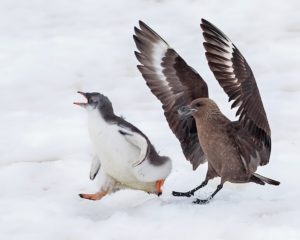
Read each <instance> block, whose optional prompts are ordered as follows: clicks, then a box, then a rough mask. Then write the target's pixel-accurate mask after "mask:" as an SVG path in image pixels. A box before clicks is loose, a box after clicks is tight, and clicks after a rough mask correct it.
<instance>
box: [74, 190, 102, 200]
mask: <svg viewBox="0 0 300 240" xmlns="http://www.w3.org/2000/svg"><path fill="white" fill-rule="evenodd" d="M106 194H107V191H99V192H96V193H94V194H87V193H80V194H79V197H81V198H84V199H88V200H94V201H96V200H100V199H101V198H103V197H104V196H105V195H106Z"/></svg>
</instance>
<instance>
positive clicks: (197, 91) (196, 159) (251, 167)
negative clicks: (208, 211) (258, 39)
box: [133, 19, 279, 204]
mask: <svg viewBox="0 0 300 240" xmlns="http://www.w3.org/2000/svg"><path fill="white" fill-rule="evenodd" d="M201 28H202V30H203V36H204V39H205V42H204V48H205V50H206V53H205V55H206V58H207V60H208V65H209V67H210V69H211V70H212V72H213V73H214V75H215V78H216V79H217V81H218V82H219V84H220V85H221V87H222V88H223V90H224V91H225V93H226V94H227V95H228V97H229V101H233V103H232V108H234V107H238V110H237V113H236V115H237V116H239V120H238V121H230V120H229V119H228V118H226V117H225V116H224V115H223V114H222V113H221V112H220V110H219V108H218V106H217V105H216V103H215V102H214V101H213V100H211V99H209V96H208V87H207V84H206V82H205V81H204V80H203V79H202V77H201V76H200V75H199V74H198V73H197V72H196V71H195V70H194V69H193V68H192V67H190V66H189V65H188V64H187V63H186V62H185V61H184V60H183V58H181V57H180V56H179V54H178V53H177V52H176V51H175V50H174V49H173V48H171V47H170V46H169V44H168V43H167V42H166V41H165V40H163V39H162V38H161V37H160V36H159V35H158V34H157V33H156V32H154V31H153V30H152V29H151V28H150V27H148V26H147V25H146V24H145V23H143V22H141V21H140V22H139V28H137V27H136V28H135V29H134V30H135V35H134V36H133V37H134V40H135V43H136V46H137V48H138V50H139V52H135V55H136V57H137V59H138V61H139V62H140V63H141V65H138V69H139V71H140V72H141V73H142V75H143V77H144V79H145V80H146V83H147V86H148V87H149V88H150V89H151V91H152V93H153V94H154V95H155V96H156V97H157V98H158V99H159V100H160V101H161V103H162V106H163V109H164V113H165V116H166V119H167V121H168V123H169V126H170V128H171V129H172V131H173V133H174V134H175V135H176V137H177V138H178V139H179V141H180V143H181V148H182V150H183V153H184V155H185V157H186V159H187V160H189V161H190V162H191V164H192V165H193V169H194V170H195V169H196V168H197V167H198V166H199V165H200V164H202V163H205V162H208V170H207V174H206V178H205V180H204V181H203V182H202V183H201V184H200V186H198V187H196V188H194V189H193V190H191V191H188V192H184V193H181V192H173V195H174V196H186V197H191V196H192V195H194V193H195V192H196V191H197V190H198V189H200V188H202V187H204V186H205V185H206V184H207V182H208V181H209V180H210V179H212V178H214V177H221V183H220V184H219V185H218V187H217V189H216V191H214V192H213V193H212V194H211V195H210V196H209V197H208V198H207V199H202V200H201V199H197V200H196V201H195V203H198V204H201V203H208V202H209V201H210V199H212V198H213V197H214V196H215V195H216V193H217V192H218V191H219V190H220V189H222V187H223V184H224V183H225V182H226V181H228V182H232V183H247V182H254V183H257V184H261V185H264V184H265V183H268V184H272V185H279V182H278V181H275V180H272V179H269V178H266V177H264V176H261V175H259V174H257V173H255V172H256V170H257V167H258V166H262V165H266V164H268V162H269V159H270V153H271V130H270V127H269V123H268V119H267V116H266V112H265V110H264V107H263V103H262V100H261V97H260V94H259V90H258V87H257V84H256V81H255V78H254V75H253V72H252V70H251V68H250V66H249V65H248V63H247V61H246V60H245V58H244V57H243V55H242V54H241V52H240V51H239V50H238V49H237V47H236V46H235V45H234V44H233V43H232V42H231V40H230V39H229V38H228V37H227V36H226V35H225V34H224V33H223V32H222V31H220V30H219V29H218V28H217V27H215V26H214V25H213V24H211V23H210V22H208V21H206V20H204V19H202V23H201Z"/></svg>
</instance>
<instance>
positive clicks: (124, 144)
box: [74, 91, 172, 200]
mask: <svg viewBox="0 0 300 240" xmlns="http://www.w3.org/2000/svg"><path fill="white" fill-rule="evenodd" d="M78 93H79V94H81V95H83V96H84V97H85V98H86V100H87V102H86V103H83V102H74V104H76V105H79V106H81V107H83V108H84V109H85V110H86V111H87V114H88V130H89V135H90V138H91V140H92V143H93V145H94V148H95V156H94V158H93V160H92V164H91V169H90V179H91V180H94V179H95V177H96V176H97V174H98V175H99V176H98V177H99V179H100V188H99V190H98V191H97V192H96V193H94V194H79V196H80V197H81V198H84V199H89V200H100V199H101V198H103V197H104V196H105V195H107V194H110V193H112V192H115V191H117V190H119V189H124V188H129V189H137V190H142V191H145V192H148V193H154V194H157V195H158V196H160V195H161V194H162V186H163V184H164V181H165V179H166V178H167V176H168V175H169V174H170V172H171V169H172V163H171V159H170V158H169V157H167V156H160V155H159V154H158V153H157V151H156V150H155V148H154V146H153V145H152V143H151V142H150V140H149V139H148V137H147V136H146V135H145V134H144V133H143V132H142V131H140V130H139V129H138V128H137V127H135V126H134V125H132V124H131V123H129V122H127V121H126V120H125V119H124V118H122V117H119V116H117V115H115V113H114V109H113V106H112V103H111V101H110V100H109V98H108V97H106V96H104V95H103V94H101V93H98V92H86V93H85V92H81V91H78Z"/></svg>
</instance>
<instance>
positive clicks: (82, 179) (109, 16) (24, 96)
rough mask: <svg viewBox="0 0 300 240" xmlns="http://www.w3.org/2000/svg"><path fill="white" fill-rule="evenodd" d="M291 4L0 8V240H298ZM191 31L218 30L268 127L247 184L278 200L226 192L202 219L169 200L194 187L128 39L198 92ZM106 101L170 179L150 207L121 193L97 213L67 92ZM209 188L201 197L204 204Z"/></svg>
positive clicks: (23, 4)
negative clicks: (183, 64)
mask: <svg viewBox="0 0 300 240" xmlns="http://www.w3.org/2000/svg"><path fill="white" fill-rule="evenodd" d="M299 11H300V4H299V1H297V0H295V1H293V0H284V1H275V0H272V1H271V0H270V1H260V0H255V1H254V0H252V1H241V0H236V1H234V0H228V1H216V0H202V1H192V0H190V1H171V0H169V1H167V0H165V1H163V0H161V1H159V0H157V1H151V0H143V1H141V0H130V1H116V0H115V1H100V0H75V1H71V0H69V1H68V0H52V1H39V0H27V1H22V0H19V1H18V0H1V2H0V76H1V80H0V86H1V95H0V104H1V107H0V111H1V125H0V126H1V129H0V130H1V139H0V154H1V155H0V189H1V192H0V239H3V240H8V239H31V240H34V239H64V240H79V239H101V240H106V239H124V240H125V239H164V240H165V239H184V238H188V239H213V240H215V239H231V240H235V239H236V240H239V239H244V240H246V239H264V240H266V239H272V240H275V239H280V240H282V239H285V240H286V239H288V240H292V239H295V240H296V239H300V220H299V217H300V208H299V199H300V188H299V184H298V181H299V170H300V162H299V158H298V156H297V155H298V154H299V153H300V151H299V149H300V142H299V137H300V128H299V122H300V113H299V100H300V82H299V73H300V72H299V63H300V47H299V43H300V17H299V16H300V15H299ZM201 18H206V19H208V20H210V21H211V22H213V23H214V24H216V25H217V26H219V27H220V28H221V29H222V30H223V31H224V32H226V33H227V34H228V35H229V36H230V38H231V39H232V40H233V41H234V42H235V43H236V45H237V46H238V47H239V49H240V50H241V52H242V53H243V54H244V56H245V57H246V59H247V60H248V62H249V64H250V65H251V67H252V69H253V71H254V73H255V76H256V79H257V82H258V85H259V87H260V92H261V95H262V98H263V100H264V104H265V108H266V111H267V114H268V117H269V121H270V124H271V128H272V139H273V151H272V156H271V161H270V164H269V165H268V166H265V167H263V168H260V169H259V170H258V172H259V173H261V174H265V175H266V176H269V177H272V178H275V179H277V180H280V181H281V182H282V184H281V185H280V186H279V187H273V186H264V187H263V186H259V185H255V184H244V185H236V184H235V185H234V184H229V183H228V184H226V185H225V187H224V189H223V190H222V191H221V192H220V193H219V194H218V195H217V196H216V198H215V200H214V201H213V202H212V203H211V204H209V205H205V206H196V205H193V204H192V203H191V202H192V199H178V198H174V197H172V196H171V191H172V190H188V189H190V188H192V187H194V186H196V185H197V184H198V183H200V182H201V180H202V179H203V178H204V176H205V171H206V165H204V166H202V167H200V168H199V170H197V171H196V172H193V171H192V170H191V166H190V165H189V163H188V162H186V161H185V159H184V157H183V155H182V153H181V150H180V148H179V144H178V142H177V140H176V139H175V137H174V136H173V134H172V133H171V131H170V130H169V128H168V127H167V124H166V122H165V120H164V117H163V114H162V111H161V108H160V104H159V103H158V101H157V100H156V99H155V98H154V97H153V96H152V95H151V93H150V91H149V90H148V88H147V87H146V85H145V84H144V81H143V79H142V77H141V76H140V74H139V73H138V71H137V69H136V67H135V65H136V64H137V61H136V59H135V57H134V55H133V51H134V50H135V45H134V43H133V40H132V34H133V26H134V25H136V24H137V22H138V20H139V19H142V20H144V21H145V22H146V23H148V24H149V25H150V26H151V27H153V28H154V29H155V30H156V31H158V32H159V33H160V34H161V35H162V36H163V37H164V38H165V39H166V40H167V41H168V42H169V43H170V44H171V45H172V46H173V47H174V48H175V49H176V50H177V51H178V52H179V53H180V54H181V56H182V57H184V58H185V60H186V61H187V62H188V63H189V64H190V65H191V66H193V67H194V68H195V69H197V70H198V71H199V72H200V74H201V75H202V76H203V77H204V78H205V79H206V81H207V83H208V85H209V88H210V95H211V97H212V98H213V99H215V100H216V101H217V102H218V104H219V105H220V106H221V109H222V111H223V112H224V113H226V114H227V115H228V116H233V112H230V110H229V105H228V104H227V103H226V101H227V97H226V96H225V94H224V93H223V91H222V89H221V88H220V87H219V86H218V85H217V82H216V80H214V78H213V75H212V73H211V72H210V71H209V69H208V66H207V64H206V59H205V56H204V50H203V47H202V41H203V38H202V35H201V31H200V28H199V23H200V19H201ZM77 90H82V91H100V92H102V93H104V94H106V95H108V96H109V97H110V98H111V100H112V102H113V104H114V107H115V111H116V112H117V113H118V114H120V115H124V116H125V117H126V119H127V120H129V121H131V122H133V123H134V124H136V125H137V126H138V127H139V128H140V129H142V130H143V131H144V132H145V133H147V134H148V135H149V137H150V139H151V140H152V141H153V143H154V144H155V146H156V148H157V149H159V150H160V152H161V153H162V154H167V155H170V156H171V157H172V159H173V165H174V167H173V171H172V174H171V175H170V177H169V178H168V180H167V181H166V184H165V187H164V190H165V191H164V194H163V195H162V196H161V197H160V198H158V197H156V196H154V195H148V194H146V193H144V192H140V191H133V190H123V191H119V192H117V193H115V194H113V195H110V196H108V197H106V198H105V199H103V200H102V201H98V202H91V201H87V200H83V199H80V198H79V197H78V195H77V194H78V193H80V192H92V191H95V190H96V189H97V185H96V184H95V183H94V182H91V181H89V178H88V173H89V166H90V160H91V155H92V154H93V150H92V148H91V143H90V141H89V138H88V134H87V126H86V114H85V112H84V111H83V110H82V109H80V108H78V107H76V106H73V105H72V102H73V101H75V100H81V98H80V96H77V94H76V91H77ZM217 183H218V180H216V181H213V182H212V183H210V184H209V186H208V187H207V188H206V189H204V190H203V191H200V192H199V193H198V194H197V196H199V197H205V196H207V195H208V194H209V193H210V192H211V191H213V190H214V188H215V186H216V185H217Z"/></svg>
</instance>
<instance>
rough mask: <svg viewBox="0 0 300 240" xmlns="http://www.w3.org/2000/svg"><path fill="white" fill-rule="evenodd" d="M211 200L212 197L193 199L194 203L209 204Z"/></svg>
mask: <svg viewBox="0 0 300 240" xmlns="http://www.w3.org/2000/svg"><path fill="white" fill-rule="evenodd" d="M209 202H210V199H209V198H208V199H199V198H197V199H196V200H195V201H193V203H195V204H208V203H209Z"/></svg>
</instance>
